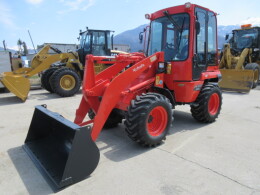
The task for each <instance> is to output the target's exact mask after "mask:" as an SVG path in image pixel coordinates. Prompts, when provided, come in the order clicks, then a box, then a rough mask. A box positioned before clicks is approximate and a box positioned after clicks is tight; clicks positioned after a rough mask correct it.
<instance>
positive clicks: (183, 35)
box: [24, 3, 222, 189]
mask: <svg viewBox="0 0 260 195" xmlns="http://www.w3.org/2000/svg"><path fill="white" fill-rule="evenodd" d="M146 18H147V19H150V21H151V24H150V30H149V39H148V47H147V52H146V54H141V53H131V54H119V55H118V56H115V57H104V56H93V55H88V56H87V57H86V71H85V73H84V74H85V75H84V80H83V89H82V93H83V96H82V99H81V102H80V104H79V107H78V109H77V111H76V117H75V120H74V123H72V122H70V121H68V120H66V119H65V118H63V117H62V116H60V115H59V114H57V113H54V112H51V111H49V110H48V109H47V108H46V106H36V109H35V112H34V115H33V119H32V122H31V125H30V128H29V132H28V135H27V137H26V140H25V144H24V148H25V150H26V151H27V153H28V154H29V155H30V157H31V158H32V159H33V160H34V161H35V164H36V165H37V166H38V167H39V168H40V170H42V171H43V173H44V175H46V176H47V178H49V180H50V181H51V183H52V184H54V186H55V187H56V188H59V189H60V188H63V187H65V186H67V185H71V184H73V183H76V182H78V181H81V180H83V179H85V178H86V177H87V176H89V175H90V174H91V173H92V172H93V171H94V170H95V168H96V167H97V164H98V162H99V157H100V154H99V150H98V148H97V146H96V144H95V140H96V139H97V138H98V136H99V134H100V132H101V130H102V128H103V127H104V126H106V127H111V126H116V125H117V124H118V123H120V122H122V120H124V124H125V127H126V133H127V134H128V136H129V137H130V138H131V139H132V140H133V141H135V142H137V143H139V144H141V145H143V146H156V145H158V144H160V143H161V142H162V141H163V140H164V139H165V137H166V135H167V132H168V131H169V128H170V126H171V124H172V119H173V112H172V109H174V108H175V106H176V105H183V104H188V105H190V107H191V113H192V116H193V117H194V118H195V119H196V120H197V121H200V122H204V123H211V122H213V121H215V119H216V118H217V117H218V115H219V113H220V109H221V105H222V95H221V91H220V89H219V87H218V81H219V80H220V79H221V74H220V71H219V69H218V56H217V22H216V13H214V12H213V11H211V10H209V9H207V8H203V7H201V6H198V5H194V4H190V3H186V4H185V5H180V6H176V7H170V8H166V9H163V10H160V11H157V12H155V13H153V14H147V15H146ZM112 60H113V63H114V65H112V66H110V67H109V68H107V69H105V70H103V71H102V72H100V73H99V74H97V75H96V74H95V71H94V64H95V63H101V64H102V63H103V64H107V63H108V64H109V63H111V61H112ZM90 111H91V112H92V117H91V118H92V119H91V120H85V118H86V116H87V114H88V113H89V112H90ZM111 133H112V132H111Z"/></svg>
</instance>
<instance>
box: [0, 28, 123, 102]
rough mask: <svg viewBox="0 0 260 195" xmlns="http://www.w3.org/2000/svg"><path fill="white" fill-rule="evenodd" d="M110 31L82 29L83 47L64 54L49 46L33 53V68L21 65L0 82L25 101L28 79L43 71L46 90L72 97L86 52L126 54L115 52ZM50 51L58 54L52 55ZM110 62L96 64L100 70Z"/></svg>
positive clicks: (3, 74)
mask: <svg viewBox="0 0 260 195" xmlns="http://www.w3.org/2000/svg"><path fill="white" fill-rule="evenodd" d="M111 32H113V31H110V30H94V29H88V28H87V29H86V31H80V37H79V41H80V45H79V47H80V48H79V49H78V51H77V52H67V53H62V52H61V51H60V50H58V49H57V48H54V47H51V46H50V45H46V46H44V47H43V48H42V49H41V50H40V51H39V52H38V53H37V54H36V55H35V56H34V58H33V59H32V62H31V67H30V68H24V67H21V68H18V69H17V70H15V71H13V72H3V73H2V74H1V75H0V81H1V82H2V83H3V85H4V86H5V87H6V88H7V89H8V90H9V91H10V92H12V93H14V94H15V95H16V96H17V97H19V98H20V99H22V100H23V101H25V100H26V98H27V96H28V93H29V90H30V81H29V78H30V77H32V76H33V75H36V74H39V73H41V72H42V71H44V72H43V73H42V75H41V84H42V87H43V88H44V89H46V90H47V91H49V92H51V93H56V94H58V95H59V96H62V97H69V96H73V95H74V94H75V93H77V92H78V91H79V89H80V86H81V80H82V79H83V71H84V66H83V65H85V56H86V55H87V54H94V55H97V56H102V55H104V56H110V55H111V52H113V53H124V52H120V51H112V41H113V35H111ZM50 51H54V52H55V54H50ZM111 64H113V63H112V62H111V63H110V64H106V65H104V64H95V70H96V72H97V73H98V72H100V71H102V70H104V69H105V68H107V67H108V66H109V65H111Z"/></svg>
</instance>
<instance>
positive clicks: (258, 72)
mask: <svg viewBox="0 0 260 195" xmlns="http://www.w3.org/2000/svg"><path fill="white" fill-rule="evenodd" d="M245 69H247V70H253V71H254V81H253V85H252V89H254V88H256V86H257V84H258V81H259V80H260V67H259V65H258V64H257V63H250V64H247V65H246V66H245Z"/></svg>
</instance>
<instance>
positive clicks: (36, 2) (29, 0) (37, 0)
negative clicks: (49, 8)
mask: <svg viewBox="0 0 260 195" xmlns="http://www.w3.org/2000/svg"><path fill="white" fill-rule="evenodd" d="M26 1H27V3H31V4H35V5H36V4H40V3H41V2H43V0H26Z"/></svg>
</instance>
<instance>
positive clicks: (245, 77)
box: [219, 69, 254, 93]
mask: <svg viewBox="0 0 260 195" xmlns="http://www.w3.org/2000/svg"><path fill="white" fill-rule="evenodd" d="M220 72H221V75H222V80H221V81H220V82H219V86H220V88H221V89H222V90H224V91H235V92H242V93H248V92H249V91H250V89H251V88H252V85H253V81H254V72H253V71H252V70H235V69H221V70H220Z"/></svg>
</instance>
